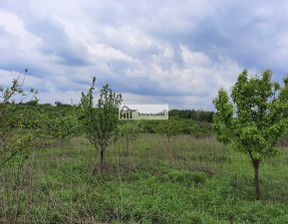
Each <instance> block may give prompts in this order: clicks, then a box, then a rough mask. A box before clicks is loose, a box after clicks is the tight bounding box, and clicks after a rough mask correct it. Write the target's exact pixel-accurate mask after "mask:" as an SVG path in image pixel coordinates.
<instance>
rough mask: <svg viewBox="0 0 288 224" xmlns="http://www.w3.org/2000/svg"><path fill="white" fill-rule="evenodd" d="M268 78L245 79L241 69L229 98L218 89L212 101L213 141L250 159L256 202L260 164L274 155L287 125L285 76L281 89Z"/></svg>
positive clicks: (266, 74)
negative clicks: (215, 110) (238, 151)
mask: <svg viewBox="0 0 288 224" xmlns="http://www.w3.org/2000/svg"><path fill="white" fill-rule="evenodd" d="M271 76H272V72H271V71H270V70H266V71H265V72H264V73H263V74H262V76H261V77H259V76H257V75H256V76H255V77H251V78H249V77H248V75H247V70H244V71H243V72H242V74H240V75H239V77H238V80H237V82H236V83H235V85H234V86H233V87H232V93H231V95H230V97H231V98H230V97H229V96H228V93H227V92H226V91H224V90H223V89H220V90H219V92H218V97H217V98H216V99H214V100H213V104H214V105H215V108H216V109H217V113H216V114H215V116H214V122H215V124H214V130H215V131H216V133H217V138H218V140H220V141H221V142H224V143H230V144H231V146H232V148H234V149H236V150H240V151H242V152H244V153H247V154H248V155H249V156H250V158H251V161H252V164H253V167H254V174H255V176H254V181H255V190H256V199H257V200H259V199H260V187H259V174H258V170H259V165H260V162H261V161H262V159H263V158H265V157H270V156H273V155H275V154H276V153H277V150H276V149H275V145H276V144H277V142H278V140H279V138H280V137H281V136H282V135H283V134H284V133H285V130H287V124H288V76H286V77H284V79H283V80H284V87H280V84H279V83H278V82H271Z"/></svg>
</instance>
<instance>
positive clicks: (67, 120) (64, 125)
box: [48, 111, 80, 148]
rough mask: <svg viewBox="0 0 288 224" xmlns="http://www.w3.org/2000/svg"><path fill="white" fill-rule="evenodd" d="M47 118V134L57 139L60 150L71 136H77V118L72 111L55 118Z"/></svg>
mask: <svg viewBox="0 0 288 224" xmlns="http://www.w3.org/2000/svg"><path fill="white" fill-rule="evenodd" d="M49 117H50V119H48V122H49V125H48V134H49V135H50V136H53V137H55V138H57V139H59V140H60V142H61V147H62V148H63V144H64V142H65V141H67V140H68V139H70V138H71V137H73V136H76V135H79V132H80V128H79V125H78V117H77V115H76V114H75V113H73V111H72V113H71V112H70V113H68V114H66V113H65V114H57V116H49ZM51 117H52V119H53V120H52V119H51Z"/></svg>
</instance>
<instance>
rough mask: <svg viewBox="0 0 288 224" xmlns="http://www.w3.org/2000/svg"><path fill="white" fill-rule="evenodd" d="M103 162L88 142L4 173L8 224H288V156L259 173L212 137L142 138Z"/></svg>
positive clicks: (39, 155)
mask: <svg viewBox="0 0 288 224" xmlns="http://www.w3.org/2000/svg"><path fill="white" fill-rule="evenodd" d="M131 144H132V145H131V146H130V151H129V152H127V149H126V146H125V140H121V139H120V140H119V141H118V142H116V143H115V144H114V145H112V146H110V148H108V149H107V151H106V164H105V169H104V170H103V172H100V170H99V169H98V168H99V160H100V158H99V155H98V153H97V152H96V151H95V150H94V148H93V147H92V146H91V145H90V144H89V142H88V141H87V140H86V139H84V138H73V139H71V140H70V141H69V142H68V143H67V144H66V146H65V147H64V149H63V150H62V149H61V147H60V145H59V147H57V146H55V145H54V146H53V147H52V148H45V149H40V150H37V151H34V152H33V154H32V155H31V157H30V158H28V159H27V160H26V161H24V162H15V163H13V164H11V165H9V166H8V165H7V166H5V167H2V168H1V170H0V171H1V173H0V174H1V176H0V222H3V223H5V222H6V223H288V215H287V214H288V206H287V205H288V193H287V190H286V189H288V167H287V162H288V153H287V149H285V148H280V149H279V150H280V155H279V156H277V157H275V158H270V159H267V160H265V161H264V162H263V163H262V164H261V167H260V187H261V190H262V199H261V201H256V200H254V198H255V193H254V184H253V168H252V165H251V164H250V159H249V158H248V156H247V155H245V154H242V153H240V152H235V151H233V150H231V149H230V148H229V147H227V146H224V145H222V144H220V143H218V142H217V141H216V140H215V139H214V138H212V137H210V138H205V139H197V138H194V137H191V136H185V135H182V136H176V137H173V138H172V139H171V141H170V144H169V145H167V142H166V141H165V138H164V137H163V136H161V135H156V134H155V135H152V134H143V135H141V136H140V137H139V138H138V139H137V140H136V141H134V142H132V143H131Z"/></svg>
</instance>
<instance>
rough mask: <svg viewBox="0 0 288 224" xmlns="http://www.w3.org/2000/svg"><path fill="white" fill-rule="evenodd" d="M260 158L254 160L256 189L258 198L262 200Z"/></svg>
mask: <svg viewBox="0 0 288 224" xmlns="http://www.w3.org/2000/svg"><path fill="white" fill-rule="evenodd" d="M259 163H260V161H259V160H253V166H254V174H255V176H254V181H255V190H256V200H260V187H259V172H258V171H259Z"/></svg>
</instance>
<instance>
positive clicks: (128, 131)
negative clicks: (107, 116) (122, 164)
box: [119, 120, 141, 154]
mask: <svg viewBox="0 0 288 224" xmlns="http://www.w3.org/2000/svg"><path fill="white" fill-rule="evenodd" d="M119 129H120V130H119V133H120V136H121V137H122V138H124V139H125V142H126V150H127V154H129V152H130V143H131V141H134V140H135V139H136V138H137V137H138V135H139V134H140V133H141V127H140V123H139V122H138V121H130V120H123V121H122V122H121V123H120V125H119Z"/></svg>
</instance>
